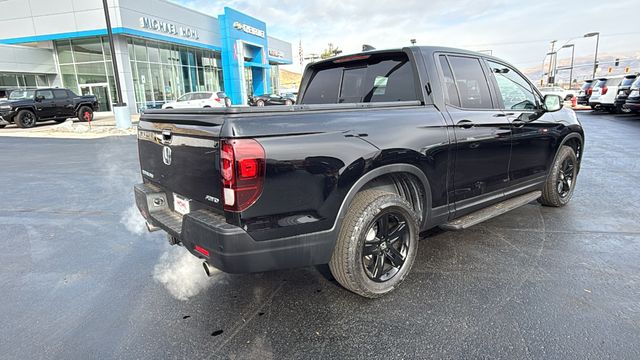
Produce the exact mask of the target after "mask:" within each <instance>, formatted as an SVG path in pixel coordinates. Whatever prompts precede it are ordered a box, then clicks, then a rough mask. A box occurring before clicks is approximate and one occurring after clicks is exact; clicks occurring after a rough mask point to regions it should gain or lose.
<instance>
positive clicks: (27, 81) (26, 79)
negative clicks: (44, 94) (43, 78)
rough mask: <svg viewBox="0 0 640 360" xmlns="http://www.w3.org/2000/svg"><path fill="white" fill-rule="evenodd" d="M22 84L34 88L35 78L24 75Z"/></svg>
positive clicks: (35, 84)
mask: <svg viewBox="0 0 640 360" xmlns="http://www.w3.org/2000/svg"><path fill="white" fill-rule="evenodd" d="M24 82H25V85H26V86H27V87H32V88H33V87H36V86H38V84H37V83H36V76H35V75H31V74H25V75H24Z"/></svg>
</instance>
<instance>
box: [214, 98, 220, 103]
mask: <svg viewBox="0 0 640 360" xmlns="http://www.w3.org/2000/svg"><path fill="white" fill-rule="evenodd" d="M213 100H215V101H217V102H219V103H222V99H220V98H215V99H213Z"/></svg>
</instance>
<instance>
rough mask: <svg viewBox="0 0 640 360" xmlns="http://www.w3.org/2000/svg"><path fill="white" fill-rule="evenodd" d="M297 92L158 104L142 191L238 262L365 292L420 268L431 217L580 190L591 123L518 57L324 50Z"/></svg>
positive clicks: (159, 218) (149, 214) (145, 137)
mask: <svg viewBox="0 0 640 360" xmlns="http://www.w3.org/2000/svg"><path fill="white" fill-rule="evenodd" d="M299 100H300V101H299V103H298V105H294V106H273V107H269V108H225V109H208V110H166V111H157V110H154V111H148V112H145V113H144V115H143V116H142V118H141V121H140V124H139V129H138V150H139V157H140V165H141V171H142V177H143V179H144V183H142V184H139V185H136V186H135V196H136V203H137V206H138V208H139V210H140V211H141V213H142V214H143V216H144V217H145V218H146V220H147V222H148V227H149V230H157V229H163V230H165V231H166V232H167V233H168V234H169V241H170V242H171V243H172V244H182V245H183V246H185V247H186V248H187V249H188V250H189V251H190V252H191V253H192V254H194V255H195V256H197V257H200V258H202V259H204V260H205V261H204V267H205V271H207V272H208V273H209V271H210V270H211V269H212V267H215V268H217V269H220V270H222V271H225V272H229V273H243V272H260V271H267V270H274V269H283V268H292V267H301V266H308V265H315V264H327V263H328V264H329V267H330V269H331V271H332V273H333V275H334V276H335V278H336V279H337V280H338V282H340V284H342V285H343V286H344V287H345V288H347V289H349V290H351V291H353V292H355V293H357V294H360V295H362V296H365V297H378V296H381V295H383V294H385V293H388V292H389V291H391V290H393V289H394V288H395V287H396V286H397V285H398V284H399V283H400V282H401V281H402V280H403V279H404V278H405V277H406V275H407V273H408V272H409V270H410V268H411V265H412V263H413V262H414V260H415V256H416V253H417V246H418V239H419V238H420V236H421V235H420V234H421V233H422V234H423V235H424V231H426V230H428V229H430V228H433V227H436V226H440V227H442V228H445V229H450V230H460V229H465V228H468V227H469V226H472V225H474V224H477V223H480V222H481V221H484V220H486V219H489V218H491V217H494V216H497V215H499V214H502V213H504V212H506V211H508V210H511V209H514V208H516V207H518V206H521V205H524V204H527V203H529V202H531V201H534V200H536V199H537V200H539V202H540V203H542V204H543V205H547V206H555V207H560V206H563V205H565V204H567V203H568V202H569V200H570V199H571V197H572V194H573V191H574V187H575V182H576V177H577V175H578V171H579V169H580V160H581V157H582V156H581V155H582V151H583V144H584V134H583V130H582V127H581V125H580V123H579V122H578V119H577V118H576V114H575V113H574V112H573V111H572V110H570V109H566V108H563V107H562V105H561V104H562V101H561V99H560V98H559V97H558V96H555V95H547V96H545V97H542V96H541V95H540V93H539V92H538V91H537V90H536V87H535V86H533V85H532V84H531V83H530V82H529V80H527V78H526V77H525V76H523V75H522V74H521V73H520V72H519V71H518V70H516V69H515V68H514V67H513V66H511V65H509V64H508V63H506V62H504V61H502V60H500V59H497V58H494V57H490V56H487V55H484V54H478V53H474V52H469V51H464V50H457V49H450V48H440V47H409V48H404V49H399V50H388V51H373V52H365V53H361V54H357V55H350V56H342V57H337V58H332V59H329V60H325V61H321V62H316V63H313V64H311V65H309V66H308V67H307V68H306V70H305V73H304V75H303V80H302V84H301V88H300V96H299Z"/></svg>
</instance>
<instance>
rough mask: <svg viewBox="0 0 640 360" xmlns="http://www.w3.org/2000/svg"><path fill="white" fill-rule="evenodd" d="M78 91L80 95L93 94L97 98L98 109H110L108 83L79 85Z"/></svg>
mask: <svg viewBox="0 0 640 360" xmlns="http://www.w3.org/2000/svg"><path fill="white" fill-rule="evenodd" d="M80 93H81V94H82V95H95V97H96V99H98V105H99V106H100V109H99V110H100V111H111V99H110V97H109V85H107V84H91V85H80Z"/></svg>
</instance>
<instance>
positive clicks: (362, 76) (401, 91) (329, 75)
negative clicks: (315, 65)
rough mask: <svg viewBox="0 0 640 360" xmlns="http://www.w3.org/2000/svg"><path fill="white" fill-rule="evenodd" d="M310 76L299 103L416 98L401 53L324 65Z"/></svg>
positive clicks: (412, 80) (411, 79) (405, 61)
mask: <svg viewBox="0 0 640 360" xmlns="http://www.w3.org/2000/svg"><path fill="white" fill-rule="evenodd" d="M328 66H329V67H328V68H324V69H319V70H317V71H316V73H315V74H314V75H313V76H312V78H311V81H310V82H309V85H308V86H307V89H306V91H305V94H304V99H303V100H302V103H303V104H335V103H359V102H387V101H388V102H393V101H411V100H417V99H418V96H417V93H416V88H415V79H414V74H413V69H412V67H411V63H410V62H409V60H408V59H407V57H406V55H404V54H394V55H391V56H389V55H379V56H371V57H369V58H367V59H361V60H356V61H351V62H346V63H344V64H332V63H330V64H328Z"/></svg>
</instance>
